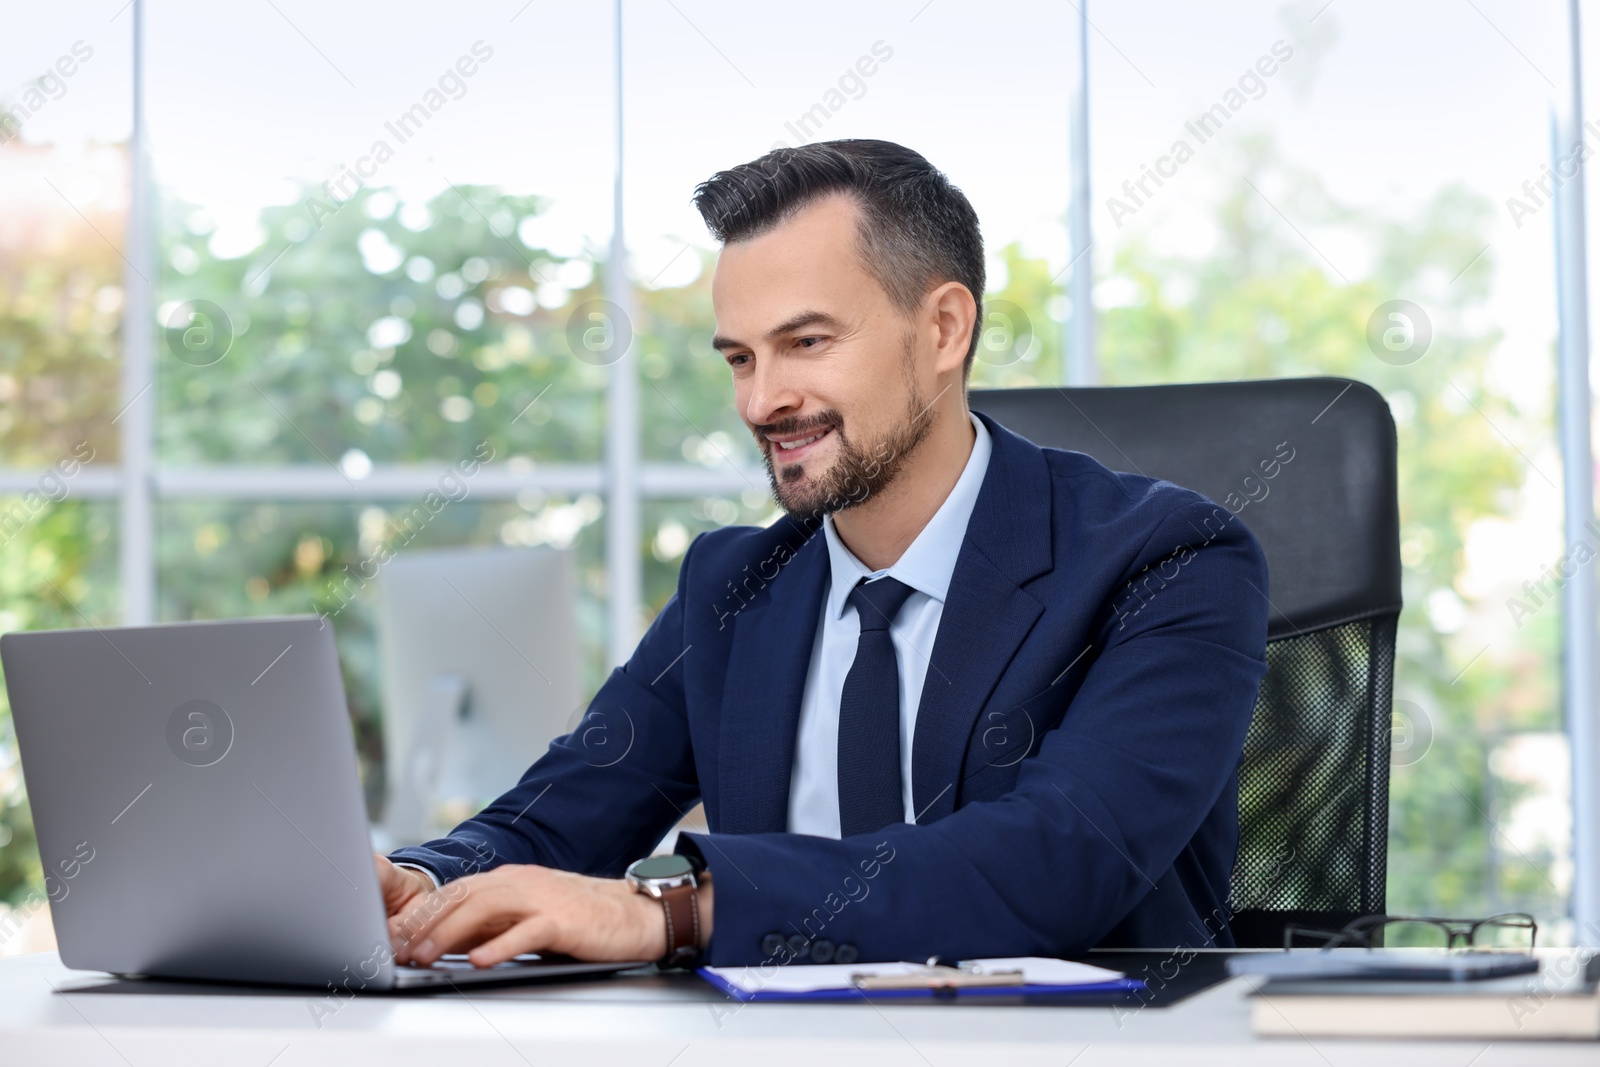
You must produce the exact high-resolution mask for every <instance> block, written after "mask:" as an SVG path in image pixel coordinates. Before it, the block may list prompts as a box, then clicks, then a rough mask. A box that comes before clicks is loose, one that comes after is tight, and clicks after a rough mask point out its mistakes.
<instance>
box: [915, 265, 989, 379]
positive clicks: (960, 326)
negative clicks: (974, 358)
mask: <svg viewBox="0 0 1600 1067" xmlns="http://www.w3.org/2000/svg"><path fill="white" fill-rule="evenodd" d="M923 307H924V308H925V309H926V316H927V318H926V320H925V321H927V323H928V325H929V327H930V328H931V329H932V331H933V338H934V345H935V348H936V350H937V354H936V356H935V359H934V370H935V371H936V372H938V373H939V374H947V373H951V372H954V373H957V374H959V373H961V369H962V365H963V364H964V363H965V362H966V359H967V349H968V348H969V347H970V346H971V344H972V327H973V324H974V323H976V322H977V321H978V303H977V301H976V300H974V299H973V296H972V292H971V290H969V289H968V288H967V287H966V286H965V285H962V284H961V283H960V282H945V283H944V284H943V285H941V286H939V287H938V288H937V289H935V290H933V291H932V292H930V293H929V294H928V296H927V299H926V300H924V301H923Z"/></svg>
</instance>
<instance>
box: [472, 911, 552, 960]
mask: <svg viewBox="0 0 1600 1067" xmlns="http://www.w3.org/2000/svg"><path fill="white" fill-rule="evenodd" d="M554 936H555V924H554V923H552V922H551V921H550V920H549V919H547V918H545V917H544V916H543V915H535V916H533V917H531V918H528V919H524V920H522V922H519V923H518V924H517V925H515V926H513V927H512V928H511V929H509V930H507V931H506V932H505V933H503V934H501V935H500V936H498V937H493V938H490V939H489V940H488V941H485V942H484V943H483V944H481V945H479V946H478V947H477V948H475V949H473V950H472V951H471V952H468V953H467V959H468V960H469V961H470V962H471V963H472V965H473V966H474V967H493V966H495V965H496V964H500V963H504V962H506V961H507V960H509V959H511V958H512V957H514V956H519V955H521V954H522V953H524V952H543V951H544V950H545V949H547V948H549V946H550V941H551V939H552V938H553V937H554Z"/></svg>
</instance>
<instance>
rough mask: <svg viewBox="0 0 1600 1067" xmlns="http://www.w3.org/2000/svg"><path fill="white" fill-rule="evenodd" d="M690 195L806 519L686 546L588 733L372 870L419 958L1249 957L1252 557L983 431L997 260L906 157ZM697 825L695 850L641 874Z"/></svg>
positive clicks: (740, 389)
mask: <svg viewBox="0 0 1600 1067" xmlns="http://www.w3.org/2000/svg"><path fill="white" fill-rule="evenodd" d="M695 199H696V205H697V207H698V208H699V209H700V211H701V213H702V215H703V216H704V217H705V219H706V222H707V224H708V226H709V228H710V230H711V232H712V234H713V235H714V236H716V237H717V238H718V240H720V241H721V242H722V243H723V248H722V252H721V255H720V258H719V260H718V263H717V268H716V274H715V277H714V279H713V284H712V296H713V301H714V305H715V308H716V318H717V334H716V337H715V338H714V339H713V342H712V345H713V347H714V348H715V349H716V350H717V351H718V352H720V353H721V354H722V356H723V358H724V359H725V360H726V361H727V364H728V367H729V370H730V372H731V376H732V380H733V391H734V398H735V401H736V403H737V406H738V410H739V413H740V415H741V416H742V417H743V419H744V421H745V423H746V424H747V426H748V427H749V428H750V430H751V432H752V434H753V435H754V436H755V440H756V442H757V444H758V446H759V447H760V449H761V452H762V454H763V456H764V457H765V460H766V466H767V471H768V474H769V476H770V477H771V480H772V486H773V491H774V493H775V495H776V497H777V500H778V502H779V503H780V504H781V505H782V507H783V509H784V511H785V512H786V516H785V517H784V518H783V519H780V520H779V521H777V522H775V523H773V524H772V525H771V526H768V527H765V528H758V527H730V528H727V529H721V530H715V531H712V532H710V533H707V534H705V535H703V536H701V537H700V538H699V539H698V540H696V541H695V542H694V544H693V545H692V546H691V547H690V549H689V551H688V553H687V554H686V555H685V557H684V560H683V565H682V568H681V570H680V572H679V576H678V588H677V592H676V593H675V595H674V596H673V597H672V598H671V599H670V600H669V601H668V602H667V604H666V606H665V607H664V608H663V609H662V610H661V613H660V614H659V615H658V616H657V617H656V619H655V622H654V623H653V624H652V625H651V626H650V628H649V631H648V632H647V633H646V634H645V635H644V638H643V639H642V640H641V641H640V642H639V646H638V648H637V650H636V651H635V652H634V654H633V656H632V658H631V659H629V661H628V662H627V663H626V664H625V665H624V666H622V667H619V668H618V669H616V670H615V671H613V672H612V674H611V676H610V678H609V679H608V680H607V681H606V683H605V685H604V686H602V687H601V689H600V691H599V693H598V694H597V695H596V696H595V699H594V702H593V703H592V705H591V706H590V708H589V711H588V713H587V715H586V717H585V719H584V720H583V722H582V724H580V726H579V728H578V729H577V730H575V731H574V732H573V733H571V734H569V735H567V736H566V737H563V738H560V739H559V740H557V741H556V742H554V743H553V744H552V745H551V747H550V750H549V751H548V752H547V753H546V754H545V755H543V756H542V757H541V758H540V759H539V760H538V762H536V763H535V764H534V765H533V766H532V767H531V768H530V769H529V770H528V772H527V773H526V775H524V777H523V778H522V780H521V781H520V782H519V783H518V784H517V785H516V786H515V787H514V788H513V789H511V790H510V791H509V792H508V793H506V794H505V795H504V796H503V797H501V798H500V799H499V800H497V801H496V802H495V803H493V804H492V805H490V806H489V807H488V808H487V809H485V810H484V811H483V812H482V813H481V814H479V815H477V816H476V817H474V818H472V819H469V820H468V821H466V822H464V823H462V824H461V825H460V826H458V827H457V828H456V829H455V830H454V831H452V832H451V834H450V835H449V836H448V837H446V838H443V839H441V840H437V841H432V842H429V843H428V844H427V845H424V846H421V847H417V848H406V849H401V850H399V851H398V852H396V853H394V854H393V856H392V857H391V858H390V859H384V858H381V857H380V858H378V860H377V862H378V865H379V869H380V872H381V875H382V882H383V886H384V892H385V897H386V902H387V905H388V908H389V912H390V915H391V931H392V932H393V934H394V937H395V943H396V953H397V956H398V958H399V959H401V960H402V961H405V960H412V961H416V962H421V963H426V962H431V961H432V960H434V959H436V958H437V957H438V956H439V955H440V954H442V953H444V952H450V951H467V950H470V958H471V959H472V961H473V962H474V963H475V964H478V965H479V966H487V965H491V964H493V963H496V962H499V961H501V960H505V959H508V958H509V957H511V956H513V955H515V954H516V953H519V952H560V953H568V954H571V955H574V956H579V957H583V958H592V959H654V958H665V959H668V960H670V961H672V962H676V963H686V962H694V961H695V960H696V959H701V958H703V959H704V960H706V961H707V962H711V963H715V964H756V963H762V962H776V963H787V962H792V961H795V960H800V961H805V962H829V961H834V962H843V963H848V962H852V961H854V960H856V959H862V960H898V959H923V958H926V957H928V956H932V955H940V956H944V957H947V958H967V957H975V956H1020V955H1063V954H1067V953H1071V952H1076V951H1082V950H1084V949H1088V948H1090V947H1093V946H1095V945H1112V946H1148V947H1156V946H1204V945H1209V944H1220V945H1229V944H1231V943H1232V938H1231V935H1230V934H1229V932H1228V926H1227V916H1228V914H1229V912H1228V904H1227V896H1228V880H1229V874H1230V872H1231V869H1232V866H1233V860H1234V854H1235V849H1236V846H1237V841H1238V814H1237V799H1238V798H1237V791H1238V779H1237V771H1238V767H1239V762H1240V754H1241V751H1242V748H1243V744H1244V738H1245V733H1246V730H1247V728H1248V726H1249V723H1250V717H1251V712H1252V709H1253V707H1254V703H1255V697H1256V687H1257V684H1258V683H1259V681H1260V679H1261V677H1262V675H1263V674H1264V673H1265V671H1266V662H1265V645H1266V632H1267V601H1266V598H1265V593H1266V589H1267V574H1266V564H1265V562H1264V559H1263V556H1262V553H1261V550H1260V548H1259V546H1258V545H1257V544H1256V541H1255V539H1254V538H1253V537H1252V536H1251V535H1250V533H1249V531H1248V530H1247V529H1246V528H1245V527H1244V525H1243V523H1242V522H1240V521H1239V520H1238V519H1236V518H1235V517H1234V516H1233V515H1232V514H1231V513H1230V512H1228V511H1227V510H1225V509H1223V508H1221V507H1218V506H1217V505H1215V504H1213V503H1212V502H1211V501H1209V500H1207V499H1205V498H1204V497H1201V496H1199V495H1198V494H1196V493H1193V492H1190V491H1188V490H1186V489H1182V488H1179V487H1177V486H1175V485H1172V484H1170V483H1166V482H1160V481H1155V480H1152V479H1149V478H1144V477H1136V476H1134V475H1131V474H1121V473H1116V472H1113V471H1111V470H1109V469H1107V468H1106V467H1104V466H1102V465H1101V464H1099V463H1097V462H1095V461H1094V460H1093V459H1091V458H1089V457H1088V456H1085V455H1082V454H1079V453H1075V452H1066V451H1060V450H1055V449H1044V448H1040V447H1038V446H1036V445H1034V444H1032V443H1031V442H1029V441H1026V440H1024V439H1023V438H1021V437H1018V436H1017V435H1015V434H1013V433H1011V432H1010V431H1008V430H1006V429H1005V427H1003V426H1001V425H999V424H998V423H996V422H995V421H994V420H992V419H989V418H987V417H986V416H982V415H974V414H972V413H971V412H970V411H969V409H968V407H967V397H966V380H967V376H968V373H969V371H970V370H971V366H972V361H973V356H974V353H975V352H976V348H977V343H978V337H979V333H978V331H979V329H980V324H981V313H980V310H979V307H978V304H977V297H978V296H979V295H980V294H981V293H982V292H983V291H984V256H983V242H982V238H981V236H980V234H979V229H978V220H977V217H976V215H975V213H974V212H973V209H972V207H971V205H970V204H969V203H968V201H967V199H966V197H965V196H964V195H963V194H962V193H961V192H960V191H959V190H958V189H956V188H955V187H954V186H953V185H951V184H950V182H949V181H948V180H947V179H946V178H945V176H944V175H943V174H942V173H940V172H939V171H938V170H936V169H935V168H934V167H932V166H931V165H930V164H929V163H928V162H927V160H925V159H923V157H922V156H920V155H918V154H917V153H915V152H912V151H910V150H908V149H905V148H903V147H901V146H899V145H895V144H890V143H887V142H883V141H860V140H850V141H834V142H828V143H822V144H813V145H808V146H804V147H801V148H798V149H779V150H776V151H774V152H772V153H769V154H768V155H766V156H764V157H762V158H761V159H758V160H756V161H754V162H752V163H748V164H744V165H742V166H739V167H735V168H733V169H732V170H729V171H723V172H721V173H719V174H717V175H715V176H714V177H712V178H711V179H710V180H709V181H707V182H705V183H704V184H702V185H701V186H700V187H699V189H698V190H697V191H696V198H695ZM529 610H537V608H536V607H535V606H533V605H530V608H529ZM697 801H703V802H704V804H705V815H706V820H707V823H708V825H709V827H710V832H709V833H704V834H700V833H685V834H681V835H680V836H679V841H678V846H677V851H678V854H679V855H680V856H681V857H683V858H679V859H674V858H672V857H668V858H664V859H663V858H657V859H654V860H651V861H650V862H649V863H648V864H636V865H635V866H634V867H633V868H629V865H630V863H632V861H636V860H639V859H640V858H641V857H645V856H647V855H648V854H649V852H650V850H651V848H652V847H653V846H654V845H655V844H656V843H657V842H658V841H660V840H661V839H662V837H663V836H664V834H665V833H666V832H667V831H668V830H669V829H670V828H671V827H672V826H673V825H674V824H675V823H676V822H677V821H678V819H679V818H680V817H681V815H682V814H683V813H684V812H685V811H687V810H688V809H689V808H691V807H692V806H693V805H694V804H695V803H696V802H697ZM391 859H392V861H393V862H391ZM674 864H676V865H677V866H676V867H674ZM625 868H629V870H630V877H629V878H619V877H618V875H619V874H622V873H623V872H624V869H625ZM674 871H676V872H677V874H673V872H674ZM663 872H666V875H668V876H670V877H668V876H663ZM685 872H687V873H685ZM652 875H654V876H655V877H652ZM669 899H671V900H674V901H676V904H668V903H667V902H668V900H669ZM664 905H665V907H664ZM675 909H676V910H675ZM664 913H665V918H664V917H663V915H664Z"/></svg>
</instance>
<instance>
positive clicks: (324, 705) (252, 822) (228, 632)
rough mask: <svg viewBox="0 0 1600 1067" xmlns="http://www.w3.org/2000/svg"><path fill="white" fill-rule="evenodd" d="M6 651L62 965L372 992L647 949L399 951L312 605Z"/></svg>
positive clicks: (331, 651) (333, 662)
mask: <svg viewBox="0 0 1600 1067" xmlns="http://www.w3.org/2000/svg"><path fill="white" fill-rule="evenodd" d="M0 659H3V661H4V667H5V676H6V688H7V690H8V691H9V693H10V697H11V711H12V716H13V718H14V720H15V725H16V732H17V741H18V748H19V749H20V752H21V755H22V770H23V777H24V780H25V782H26V784H27V788H28V799H29V801H30V803H31V805H32V808H33V818H34V826H35V829H36V831H37V834H38V840H39V852H40V855H41V858H42V860H43V862H44V871H45V890H46V894H47V895H48V896H49V898H50V901H51V914H52V917H53V918H54V920H55V929H56V939H57V942H58V944H59V946H60V952H61V960H62V962H63V963H64V964H66V965H67V966H68V967H73V968H80V969H84V970H95V971H109V972H111V973H113V974H119V975H130V976H131V975H139V976H151V977H163V978H188V979H207V980H218V981H236V982H252V983H270V984H280V985H305V986H316V987H318V988H324V987H327V986H328V985H330V984H331V985H332V986H333V987H335V988H336V989H340V990H344V989H349V990H362V989H396V988H407V987H411V986H422V985H431V984H441V983H450V982H454V983H467V982H495V981H526V980H528V979H531V978H542V977H555V976H567V975H577V974H589V973H596V972H602V971H616V970H622V969H625V968H629V967H637V966H642V965H643V964H644V963H645V962H646V961H642V960H641V961H633V962H628V963H582V962H575V961H571V960H556V959H541V958H539V957H536V956H524V957H520V958H519V959H518V960H516V961H514V962H512V963H508V964H505V965H502V966H501V967H497V968H485V969H478V968H474V967H472V966H471V964H469V963H467V962H466V961H465V959H464V958H462V957H453V958H452V957H446V959H444V960H441V961H440V963H439V964H436V965H435V966H433V967H407V966H397V965H396V964H395V963H394V962H393V959H392V955H391V953H390V951H389V934H388V924H387V920H386V918H385V915H384V909H383V903H382V898H381V896H380V894H379V891H378V879H377V873H376V871H375V870H374V869H373V862H372V853H371V849H370V845H369V837H368V827H367V818H366V809H365V806H364V804H363V802H362V795H361V782H360V779H359V776H358V773H357V770H356V753H355V744H354V740H353V737H352V734H351V729H350V719H349V715H348V712H347V711H346V708H345V696H344V683H343V680H342V678H341V675H340V671H339V659H338V654H337V652H336V650H335V647H334V641H333V629H332V627H330V626H328V625H326V624H325V623H324V622H323V621H322V620H320V619H318V618H317V617H315V616H309V615H308V616H296V617H291V618H277V619H256V620H241V621H229V622H198V623H177V624H172V625H164V626H141V627H123V628H109V629H104V630H98V629H87V630H55V631H47V632H36V633H9V634H6V635H5V636H4V637H3V638H0Z"/></svg>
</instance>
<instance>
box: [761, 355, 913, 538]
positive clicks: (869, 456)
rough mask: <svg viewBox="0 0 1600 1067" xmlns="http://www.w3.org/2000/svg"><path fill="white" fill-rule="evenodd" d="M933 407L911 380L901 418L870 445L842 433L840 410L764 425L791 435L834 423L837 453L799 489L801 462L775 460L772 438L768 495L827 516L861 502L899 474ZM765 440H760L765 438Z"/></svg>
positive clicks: (793, 510)
mask: <svg viewBox="0 0 1600 1067" xmlns="http://www.w3.org/2000/svg"><path fill="white" fill-rule="evenodd" d="M933 419H934V414H933V408H932V406H931V405H930V404H929V403H928V402H927V401H926V400H925V399H924V398H923V396H922V392H921V390H919V389H918V388H917V387H916V384H915V383H912V386H911V393H910V403H909V404H908V405H907V407H906V418H905V420H904V421H903V422H901V423H899V424H898V425H896V426H893V427H891V428H890V429H889V431H888V432H887V433H885V434H884V435H883V437H882V438H880V439H879V440H878V441H876V442H873V443H872V444H870V445H857V444H856V443H855V442H854V441H852V440H851V439H850V438H849V436H847V435H846V434H845V431H844V425H843V423H842V422H841V420H840V419H839V415H838V412H836V411H833V410H831V409H830V410H828V411H825V412H823V413H822V414H821V415H819V416H817V417H816V418H814V419H808V420H806V421H805V422H804V423H801V422H799V421H798V420H796V421H794V422H793V423H792V424H791V423H789V422H787V421H785V422H779V423H774V424H773V425H772V426H771V427H763V431H764V432H767V433H781V434H790V433H798V432H803V431H804V430H808V429H812V428H815V429H823V428H830V427H831V428H832V430H833V435H834V437H835V438H837V449H836V450H837V452H838V456H837V457H836V458H835V459H834V461H833V464H832V465H831V466H830V467H829V468H828V469H827V470H826V471H824V472H823V473H822V475H821V476H820V477H819V478H817V479H816V480H815V484H814V485H812V486H808V487H805V488H802V487H801V486H800V484H799V483H800V479H801V478H803V477H804V475H805V464H804V463H794V464H790V465H789V466H782V465H781V462H780V464H778V465H776V466H775V465H774V464H773V461H772V456H773V453H774V452H775V451H777V446H776V445H774V444H772V443H771V442H770V441H768V442H766V447H764V448H763V449H762V450H761V458H762V462H763V463H765V464H766V468H767V480H768V481H769V482H771V483H772V495H773V496H774V497H775V498H776V499H777V501H778V504H779V506H780V507H782V508H783V509H784V510H785V511H787V512H788V513H789V514H791V515H797V516H805V515H829V514H832V513H834V512H836V511H844V510H845V509H847V508H853V507H855V506H856V505H858V504H862V503H865V502H866V501H867V500H869V499H871V498H872V497H873V496H874V495H875V494H877V493H880V492H882V491H883V490H884V489H886V488H888V487H889V484H890V483H891V482H893V481H894V479H895V478H896V477H897V476H898V475H899V473H900V471H901V469H902V468H903V467H904V466H905V463H906V460H908V459H909V458H911V454H912V453H913V452H915V451H916V449H917V446H918V445H920V444H922V441H923V439H924V438H926V437H927V436H928V431H929V430H930V429H932V427H933ZM763 440H764V439H763Z"/></svg>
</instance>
